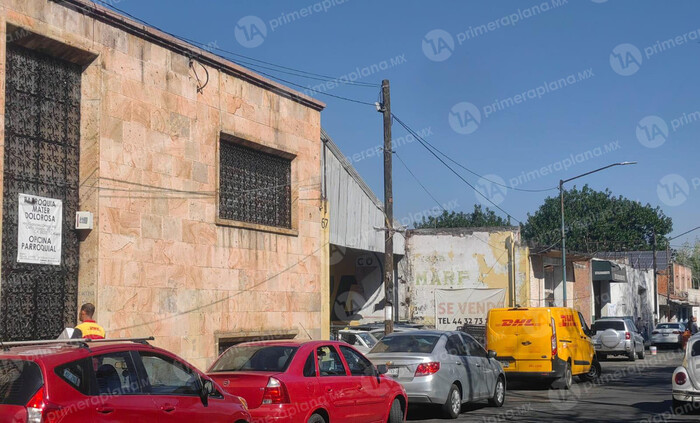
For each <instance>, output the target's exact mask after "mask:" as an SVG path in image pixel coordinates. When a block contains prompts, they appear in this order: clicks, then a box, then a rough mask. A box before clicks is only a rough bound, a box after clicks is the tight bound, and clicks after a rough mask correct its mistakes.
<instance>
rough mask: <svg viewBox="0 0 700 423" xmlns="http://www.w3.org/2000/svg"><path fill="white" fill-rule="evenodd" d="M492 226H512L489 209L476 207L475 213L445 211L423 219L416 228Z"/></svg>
mask: <svg viewBox="0 0 700 423" xmlns="http://www.w3.org/2000/svg"><path fill="white" fill-rule="evenodd" d="M490 226H510V221H509V220H505V219H503V218H502V217H500V216H498V215H496V213H495V212H494V211H493V210H490V209H489V208H488V207H487V208H486V209H482V208H481V206H480V205H474V211H473V212H471V213H465V212H459V213H456V212H454V211H453V212H448V211H447V210H445V211H443V212H442V214H441V215H438V216H430V217H428V218H427V219H426V218H425V217H423V220H422V222H420V223H417V224H416V228H418V229H421V228H483V227H490Z"/></svg>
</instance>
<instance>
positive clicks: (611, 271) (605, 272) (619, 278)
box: [593, 260, 627, 283]
mask: <svg viewBox="0 0 700 423" xmlns="http://www.w3.org/2000/svg"><path fill="white" fill-rule="evenodd" d="M593 280H594V281H606V282H625V283H626V282H627V274H626V273H625V270H624V269H623V268H622V267H620V266H619V265H617V264H615V263H613V262H611V261H607V260H593Z"/></svg>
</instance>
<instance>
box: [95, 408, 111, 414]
mask: <svg viewBox="0 0 700 423" xmlns="http://www.w3.org/2000/svg"><path fill="white" fill-rule="evenodd" d="M95 411H97V412H98V413H100V414H110V413H114V408H111V407H97V408H96V409H95Z"/></svg>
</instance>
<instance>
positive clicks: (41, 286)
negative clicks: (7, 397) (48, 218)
mask: <svg viewBox="0 0 700 423" xmlns="http://www.w3.org/2000/svg"><path fill="white" fill-rule="evenodd" d="M6 69H7V70H6V87H5V170H4V178H3V187H4V194H3V213H2V223H3V225H2V286H1V287H2V295H1V297H0V338H1V339H3V340H5V341H20V340H27V339H47V338H55V337H57V336H58V335H59V334H60V333H61V331H62V330H63V328H64V327H65V326H67V325H68V326H72V325H74V324H75V320H76V313H77V310H76V309H77V290H78V239H77V234H76V233H75V231H73V230H72V223H73V216H75V212H76V211H77V210H78V184H79V182H78V179H79V173H78V171H79V168H78V164H79V158H80V78H81V70H80V67H79V66H76V65H73V64H70V63H67V62H63V61H61V60H58V59H54V58H52V57H49V56H45V55H43V54H39V53H36V52H33V51H31V50H27V49H24V48H21V47H18V46H13V45H8V46H7V66H6ZM20 193H25V194H33V195H40V196H43V197H50V198H56V199H60V200H63V211H64V215H63V231H62V246H61V249H62V257H61V265H60V266H49V265H36V264H27V263H17V223H18V221H17V219H18V216H17V213H18V204H17V203H18V197H19V194H20Z"/></svg>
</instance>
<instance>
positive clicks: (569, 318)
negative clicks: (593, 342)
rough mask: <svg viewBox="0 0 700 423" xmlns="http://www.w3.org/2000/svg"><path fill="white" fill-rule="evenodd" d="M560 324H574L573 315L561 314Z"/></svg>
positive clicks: (564, 325)
mask: <svg viewBox="0 0 700 423" xmlns="http://www.w3.org/2000/svg"><path fill="white" fill-rule="evenodd" d="M561 325H562V326H563V327H566V326H576V323H575V322H574V316H573V315H572V314H570V315H568V316H567V315H563V316H561Z"/></svg>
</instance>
